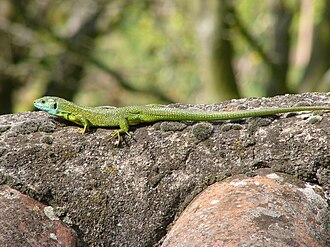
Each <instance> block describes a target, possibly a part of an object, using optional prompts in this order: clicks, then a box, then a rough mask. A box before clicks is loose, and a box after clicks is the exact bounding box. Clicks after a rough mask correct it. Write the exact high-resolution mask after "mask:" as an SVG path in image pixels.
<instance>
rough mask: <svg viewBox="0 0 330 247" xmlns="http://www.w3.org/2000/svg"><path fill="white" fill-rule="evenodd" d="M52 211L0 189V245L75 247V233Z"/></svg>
mask: <svg viewBox="0 0 330 247" xmlns="http://www.w3.org/2000/svg"><path fill="white" fill-rule="evenodd" d="M51 209H52V208H51V207H46V206H45V205H43V204H42V203H40V202H38V201H36V200H33V199H31V198H30V197H28V196H26V195H23V194H22V193H20V192H19V191H17V190H14V189H11V188H10V187H9V186H7V185H1V186H0V225H1V231H0V246H65V247H67V246H68V247H69V246H76V236H75V235H76V234H75V232H74V231H73V230H72V229H70V228H68V227H66V226H65V225H64V224H63V223H62V222H61V221H60V220H59V219H58V218H57V217H56V216H55V215H52V213H51V212H52V210H51Z"/></svg>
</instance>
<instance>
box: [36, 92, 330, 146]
mask: <svg viewBox="0 0 330 247" xmlns="http://www.w3.org/2000/svg"><path fill="white" fill-rule="evenodd" d="M34 106H35V107H36V108H38V109H40V110H43V111H46V112H48V113H49V114H51V115H55V116H59V117H62V118H64V119H66V120H69V121H71V122H74V123H76V124H78V125H81V126H83V127H84V128H83V133H85V132H86V130H87V129H88V127H116V126H119V129H118V130H115V132H114V136H118V142H120V135H121V134H123V133H126V134H128V135H129V133H128V130H129V126H130V125H136V124H139V123H145V122H156V121H161V120H167V121H180V120H192V121H212V120H213V121H214V120H229V119H242V118H248V117H259V116H266V115H274V114H278V113H287V112H299V111H314V110H330V106H296V107H287V108H282V107H279V108H264V109H252V110H240V111H228V112H225V111H223V112H217V111H202V110H194V111H193V110H184V109H177V108H169V107H159V106H153V105H146V106H125V107H120V108H115V107H86V106H79V105H76V104H74V103H72V102H70V101H67V100H65V99H62V98H58V97H50V96H45V97H42V98H40V99H37V100H35V101H34Z"/></svg>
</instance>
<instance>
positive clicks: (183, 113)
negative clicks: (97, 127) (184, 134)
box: [141, 106, 330, 122]
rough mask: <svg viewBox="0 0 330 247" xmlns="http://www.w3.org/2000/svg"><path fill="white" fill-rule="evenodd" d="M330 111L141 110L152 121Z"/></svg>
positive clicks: (314, 108)
mask: <svg viewBox="0 0 330 247" xmlns="http://www.w3.org/2000/svg"><path fill="white" fill-rule="evenodd" d="M318 110H324V111H330V106H297V107H287V108H264V109H251V110H239V111H222V112H217V111H202V110H201V111H191V110H184V109H177V108H158V107H154V108H153V107H151V108H148V110H146V111H144V112H143V114H142V115H143V119H141V120H142V121H144V122H152V121H157V120H195V121H212V120H229V119H242V118H248V117H260V116H267V115H274V114H279V113H287V112H301V111H318Z"/></svg>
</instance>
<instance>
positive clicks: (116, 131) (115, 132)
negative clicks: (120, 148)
mask: <svg viewBox="0 0 330 247" xmlns="http://www.w3.org/2000/svg"><path fill="white" fill-rule="evenodd" d="M121 134H126V135H128V136H129V137H132V135H131V134H130V133H128V132H127V131H122V130H120V129H119V130H115V131H114V132H113V133H112V135H111V137H110V140H111V139H113V138H115V137H116V136H117V138H118V143H117V145H119V144H120V141H121Z"/></svg>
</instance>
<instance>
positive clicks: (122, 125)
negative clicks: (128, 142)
mask: <svg viewBox="0 0 330 247" xmlns="http://www.w3.org/2000/svg"><path fill="white" fill-rule="evenodd" d="M128 129H129V124H128V121H127V119H126V118H124V119H120V120H119V129H118V130H115V131H114V132H113V133H112V135H111V138H110V139H113V138H115V137H116V136H117V137H118V145H119V144H120V137H121V135H122V134H127V135H128V136H129V137H131V134H130V133H129V132H128Z"/></svg>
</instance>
